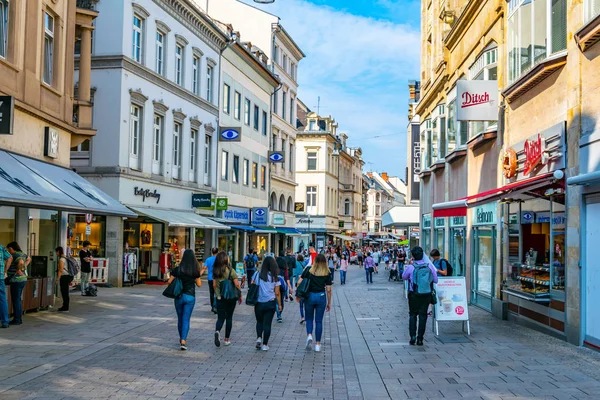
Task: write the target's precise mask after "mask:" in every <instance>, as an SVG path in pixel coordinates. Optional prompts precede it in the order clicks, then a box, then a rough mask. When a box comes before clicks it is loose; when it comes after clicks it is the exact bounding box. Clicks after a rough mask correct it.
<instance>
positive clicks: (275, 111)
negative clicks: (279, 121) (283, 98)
mask: <svg viewBox="0 0 600 400" xmlns="http://www.w3.org/2000/svg"><path fill="white" fill-rule="evenodd" d="M277 101H278V96H277V91H275V92H274V93H273V112H274V113H275V114H277Z"/></svg>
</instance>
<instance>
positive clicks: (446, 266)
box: [429, 249, 452, 276]
mask: <svg viewBox="0 0 600 400" xmlns="http://www.w3.org/2000/svg"><path fill="white" fill-rule="evenodd" d="M429 255H430V256H431V258H432V259H433V260H432V262H433V266H434V267H435V269H436V270H437V273H438V275H442V276H452V265H450V263H449V262H448V260H446V259H445V258H442V256H441V254H440V251H439V250H438V249H433V250H431V253H429Z"/></svg>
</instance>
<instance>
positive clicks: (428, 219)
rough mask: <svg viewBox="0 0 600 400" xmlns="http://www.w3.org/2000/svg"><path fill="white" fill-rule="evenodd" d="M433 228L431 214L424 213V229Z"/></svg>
mask: <svg viewBox="0 0 600 400" xmlns="http://www.w3.org/2000/svg"><path fill="white" fill-rule="evenodd" d="M430 228H431V214H424V215H423V229H430Z"/></svg>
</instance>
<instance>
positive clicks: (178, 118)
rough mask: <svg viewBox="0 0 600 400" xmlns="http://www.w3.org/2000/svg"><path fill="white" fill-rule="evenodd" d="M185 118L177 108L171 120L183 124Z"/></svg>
mask: <svg viewBox="0 0 600 400" xmlns="http://www.w3.org/2000/svg"><path fill="white" fill-rule="evenodd" d="M185 117H187V115H185V114H184V113H183V112H182V111H181V108H177V109H175V110H173V119H174V120H175V121H177V122H181V123H183V120H184V119H185Z"/></svg>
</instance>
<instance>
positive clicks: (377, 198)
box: [375, 193, 381, 201]
mask: <svg viewBox="0 0 600 400" xmlns="http://www.w3.org/2000/svg"><path fill="white" fill-rule="evenodd" d="M375 201H381V193H376V194H375Z"/></svg>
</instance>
